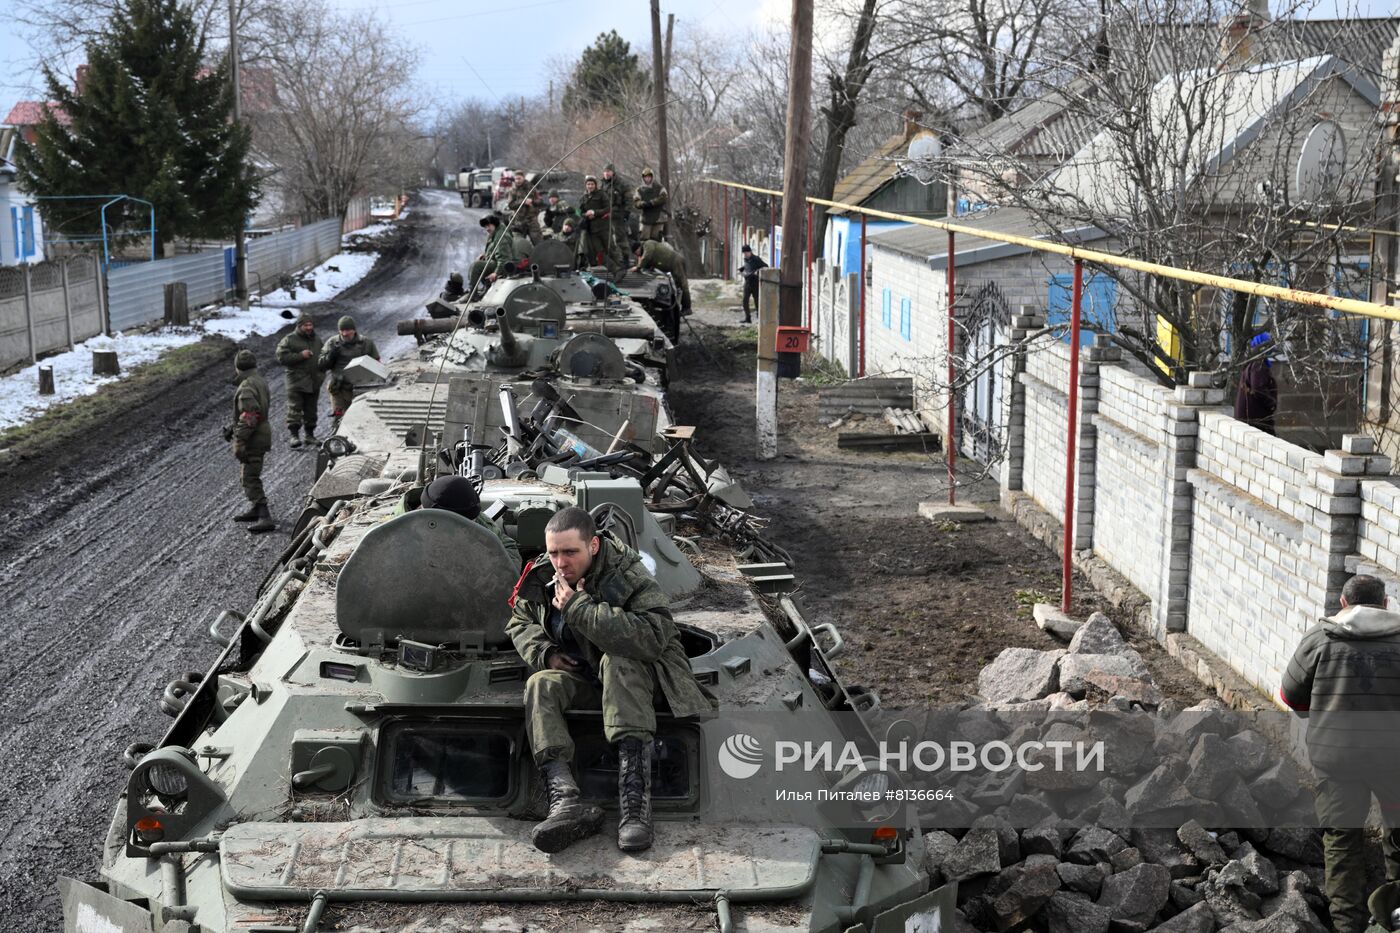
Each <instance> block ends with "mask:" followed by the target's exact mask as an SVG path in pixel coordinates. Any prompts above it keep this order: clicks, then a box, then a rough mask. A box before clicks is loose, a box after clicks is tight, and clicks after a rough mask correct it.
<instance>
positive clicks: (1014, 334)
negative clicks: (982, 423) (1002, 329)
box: [1001, 305, 1045, 494]
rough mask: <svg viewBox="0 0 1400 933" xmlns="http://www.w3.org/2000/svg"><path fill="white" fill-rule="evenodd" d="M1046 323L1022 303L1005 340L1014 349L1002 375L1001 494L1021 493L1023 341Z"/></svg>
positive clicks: (1028, 306)
mask: <svg viewBox="0 0 1400 933" xmlns="http://www.w3.org/2000/svg"><path fill="white" fill-rule="evenodd" d="M1044 326H1045V318H1044V317H1043V316H1041V315H1039V314H1036V313H1035V312H1034V310H1033V309H1032V308H1031V306H1030V305H1022V306H1021V313H1020V314H1015V315H1012V317H1011V332H1010V334H1009V336H1008V338H1007V339H1008V340H1009V341H1010V342H1011V345H1012V346H1013V347H1015V348H1016V349H1015V350H1014V351H1013V352H1012V354H1011V355H1010V356H1009V357H1007V360H1006V368H1005V378H1004V381H1003V383H1002V391H1001V423H1002V424H1004V425H1005V426H1006V434H1005V443H1004V446H1003V449H1002V457H1001V490H1002V493H1003V494H1005V493H1008V492H1020V490H1021V488H1022V485H1021V484H1022V480H1023V479H1024V478H1025V468H1026V385H1025V383H1024V382H1022V381H1021V375H1022V374H1023V373H1024V372H1025V371H1026V348H1025V346H1024V345H1023V341H1025V339H1026V338H1027V337H1029V336H1030V335H1031V334H1033V333H1035V332H1036V331H1038V330H1040V329H1041V328H1042V327H1044Z"/></svg>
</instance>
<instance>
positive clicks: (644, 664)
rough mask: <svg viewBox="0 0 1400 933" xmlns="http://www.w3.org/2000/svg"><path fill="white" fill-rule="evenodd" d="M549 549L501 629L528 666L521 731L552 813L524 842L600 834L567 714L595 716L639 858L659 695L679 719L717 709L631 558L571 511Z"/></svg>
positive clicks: (624, 832)
mask: <svg viewBox="0 0 1400 933" xmlns="http://www.w3.org/2000/svg"><path fill="white" fill-rule="evenodd" d="M545 550H546V554H544V555H542V556H541V557H539V558H537V559H536V560H535V561H534V562H533V563H532V564H531V565H530V566H529V567H528V568H527V569H526V571H525V573H524V574H522V575H521V577H520V582H519V583H518V584H516V595H515V597H514V600H515V605H514V610H513V612H512V614H511V619H510V622H509V623H508V624H507V626H506V631H507V632H508V633H509V634H510V637H511V640H512V641H513V642H514V643H515V649H516V651H518V652H520V656H521V657H522V658H524V659H525V663H526V664H528V665H529V666H530V667H531V668H533V669H534V673H533V674H531V675H530V679H529V680H528V681H526V683H525V715H526V729H527V732H528V733H529V736H530V747H531V749H532V750H533V752H534V757H535V763H536V764H537V765H539V768H540V771H541V773H542V775H543V778H544V782H545V787H546V790H547V791H548V794H549V815H548V816H547V817H546V818H545V820H544V821H543V822H541V823H539V824H538V825H536V826H535V828H534V830H533V831H532V833H531V839H532V841H533V842H534V844H535V846H536V848H538V849H540V850H541V851H543V852H558V851H560V850H561V849H563V848H564V847H566V846H568V845H569V844H570V843H572V842H573V841H574V840H576V839H581V838H583V837H584V836H587V835H591V834H592V833H594V832H597V830H598V827H599V825H600V823H601V822H602V811H601V810H599V809H598V808H597V807H584V806H583V805H582V803H581V802H580V799H579V798H580V793H579V787H578V784H577V783H576V781H575V780H574V775H573V770H572V764H571V763H572V761H573V757H574V743H573V739H572V738H571V737H570V736H569V726H568V723H567V722H565V719H564V713H565V711H566V710H570V709H601V710H602V711H603V735H604V737H605V738H606V739H607V740H608V741H609V742H612V743H614V744H616V746H617V752H618V762H619V764H618V808H619V816H618V828H617V844H618V848H620V849H622V850H623V851H624V852H640V851H642V850H644V849H647V848H649V847H650V846H651V843H652V828H651V757H652V756H651V753H652V741H653V738H654V736H655V733H656V706H655V704H656V697H657V696H658V695H660V696H663V697H665V699H666V702H667V704H668V705H669V706H670V709H671V713H672V714H673V715H675V716H701V715H706V714H708V713H710V712H711V711H712V710H713V708H714V704H713V702H712V701H711V699H710V698H709V697H708V696H707V695H706V694H705V692H704V691H703V690H702V689H701V688H700V685H699V683H697V682H696V680H695V675H694V674H692V673H691V670H690V661H689V659H688V658H687V657H686V653H685V649H684V648H683V647H682V646H681V636H680V631H679V630H678V629H677V628H676V623H675V621H674V620H673V619H672V618H671V609H670V601H669V600H668V599H667V598H666V594H665V593H663V592H662V591H661V587H660V585H659V584H657V582H656V580H655V579H654V578H653V577H652V575H651V574H650V572H648V571H647V569H646V566H645V565H644V564H643V563H642V559H641V557H640V556H639V555H638V554H637V552H636V551H634V550H632V549H631V548H629V547H627V546H626V545H624V544H622V542H620V541H618V540H617V539H616V538H615V537H613V536H612V535H604V536H601V537H600V536H599V535H598V532H597V529H596V527H595V525H594V523H593V519H592V517H590V516H589V514H588V513H587V512H585V511H584V510H583V509H580V508H577V507H571V508H567V509H564V510H562V511H560V512H557V513H555V515H554V517H553V518H551V519H550V520H549V523H548V524H547V525H546V526H545ZM551 578H554V580H553V585H551Z"/></svg>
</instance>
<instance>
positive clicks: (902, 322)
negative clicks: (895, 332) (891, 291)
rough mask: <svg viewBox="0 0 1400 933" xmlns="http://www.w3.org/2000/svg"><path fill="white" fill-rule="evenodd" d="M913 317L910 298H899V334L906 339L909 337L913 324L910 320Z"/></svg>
mask: <svg viewBox="0 0 1400 933" xmlns="http://www.w3.org/2000/svg"><path fill="white" fill-rule="evenodd" d="M912 317H913V314H912V312H911V310H910V307H909V299H908V298H901V299H899V336H901V337H903V338H904V339H905V340H908V339H909V331H910V328H911V327H912V326H913V324H912V322H911V320H910V318H912Z"/></svg>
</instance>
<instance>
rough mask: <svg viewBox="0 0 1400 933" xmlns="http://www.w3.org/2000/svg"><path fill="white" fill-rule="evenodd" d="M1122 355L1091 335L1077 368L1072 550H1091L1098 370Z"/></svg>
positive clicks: (1103, 337)
mask: <svg viewBox="0 0 1400 933" xmlns="http://www.w3.org/2000/svg"><path fill="white" fill-rule="evenodd" d="M1120 359H1122V352H1121V351H1120V350H1119V349H1118V348H1117V347H1116V346H1114V344H1113V338H1111V337H1110V336H1108V335H1107V334H1095V335H1094V343H1093V345H1092V346H1090V347H1089V352H1088V353H1086V354H1084V355H1083V357H1082V361H1081V363H1080V366H1079V418H1078V421H1077V427H1078V431H1079V437H1078V438H1076V440H1075V444H1076V448H1075V450H1076V454H1075V478H1074V549H1075V550H1076V551H1087V550H1091V549H1092V548H1093V546H1094V497H1095V493H1096V489H1097V486H1096V484H1095V474H1096V470H1097V466H1098V442H1099V432H1098V428H1097V427H1095V425H1094V416H1095V415H1097V414H1098V412H1099V367H1100V366H1102V365H1104V364H1105V363H1116V362H1118V361H1119V360H1120Z"/></svg>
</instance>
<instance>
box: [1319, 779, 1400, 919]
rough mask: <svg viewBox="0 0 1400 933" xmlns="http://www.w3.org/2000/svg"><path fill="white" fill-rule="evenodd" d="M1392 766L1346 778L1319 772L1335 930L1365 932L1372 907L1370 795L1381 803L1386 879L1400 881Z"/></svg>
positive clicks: (1399, 788) (1399, 826)
mask: <svg viewBox="0 0 1400 933" xmlns="http://www.w3.org/2000/svg"><path fill="white" fill-rule="evenodd" d="M1393 771H1394V769H1393V768H1385V769H1376V770H1373V771H1370V772H1363V771H1361V770H1360V769H1358V773H1357V774H1354V775H1352V774H1349V775H1347V777H1345V778H1335V777H1332V776H1331V775H1325V774H1319V775H1318V777H1319V778H1320V779H1321V780H1320V781H1319V783H1318V789H1317V818H1318V820H1319V822H1320V823H1321V824H1322V825H1323V826H1324V827H1330V828H1325V829H1323V831H1322V857H1323V862H1324V863H1325V865H1326V868H1327V882H1326V891H1327V901H1328V905H1329V908H1330V910H1331V913H1332V929H1334V930H1336V931H1337V933H1362V931H1364V930H1365V929H1366V925H1367V923H1366V922H1367V919H1368V918H1369V916H1370V911H1369V910H1368V909H1367V907H1366V900H1367V898H1369V897H1370V896H1371V889H1370V886H1369V885H1368V883H1367V880H1366V830H1364V829H1361V828H1360V827H1361V826H1362V825H1363V824H1364V823H1365V822H1366V815H1367V814H1368V813H1369V812H1370V810H1371V795H1372V794H1373V793H1374V794H1375V795H1376V800H1377V801H1379V803H1380V805H1381V818H1382V820H1383V821H1384V823H1385V829H1384V831H1383V832H1382V833H1381V848H1382V850H1383V853H1384V855H1385V877H1386V880H1387V881H1396V880H1400V778H1397V777H1396V776H1395V774H1394V773H1393Z"/></svg>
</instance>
